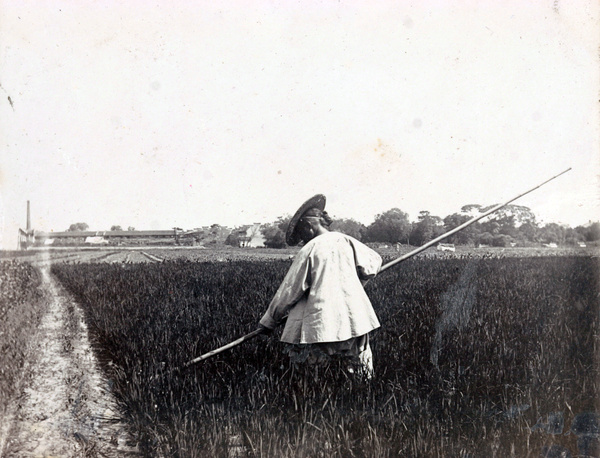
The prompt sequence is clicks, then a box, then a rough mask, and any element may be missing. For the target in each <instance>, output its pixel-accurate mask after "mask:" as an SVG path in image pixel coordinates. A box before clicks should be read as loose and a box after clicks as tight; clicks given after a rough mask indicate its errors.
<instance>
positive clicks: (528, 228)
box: [517, 222, 540, 242]
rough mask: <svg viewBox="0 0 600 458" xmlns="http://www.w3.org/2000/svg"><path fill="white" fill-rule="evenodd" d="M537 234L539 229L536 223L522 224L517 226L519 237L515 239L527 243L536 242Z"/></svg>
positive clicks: (537, 239)
mask: <svg viewBox="0 0 600 458" xmlns="http://www.w3.org/2000/svg"><path fill="white" fill-rule="evenodd" d="M539 233H540V228H539V227H538V225H537V224H536V223H533V222H531V223H523V224H521V225H520V226H519V236H518V237H517V238H518V239H520V240H527V241H528V242H538V241H539Z"/></svg>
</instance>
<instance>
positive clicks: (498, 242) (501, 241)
mask: <svg viewBox="0 0 600 458" xmlns="http://www.w3.org/2000/svg"><path fill="white" fill-rule="evenodd" d="M512 240H513V239H512V237H510V236H509V235H506V234H498V235H494V236H493V237H492V246H499V247H507V246H510V243H511V242H512Z"/></svg>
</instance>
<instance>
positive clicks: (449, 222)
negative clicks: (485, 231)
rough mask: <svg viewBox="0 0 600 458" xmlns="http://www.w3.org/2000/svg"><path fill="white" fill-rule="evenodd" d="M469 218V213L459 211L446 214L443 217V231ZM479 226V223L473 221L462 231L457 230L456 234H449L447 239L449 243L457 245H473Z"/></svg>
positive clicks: (475, 241) (476, 239)
mask: <svg viewBox="0 0 600 458" xmlns="http://www.w3.org/2000/svg"><path fill="white" fill-rule="evenodd" d="M470 219H471V218H470V217H469V215H465V214H460V213H453V214H451V215H448V216H446V217H445V218H444V231H445V232H449V231H451V230H452V229H455V228H457V227H458V226H460V225H461V224H464V223H466V222H467V221H469V220H470ZM480 228H481V224H480V223H479V222H475V223H473V224H471V225H470V226H467V227H466V228H465V229H463V230H462V231H458V232H457V233H456V234H453V235H451V236H450V237H448V239H447V240H448V242H449V243H455V244H457V245H475V244H476V243H477V241H478V237H479V234H480V232H481V230H480Z"/></svg>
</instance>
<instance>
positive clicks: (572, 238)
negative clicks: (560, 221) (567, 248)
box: [565, 227, 585, 245]
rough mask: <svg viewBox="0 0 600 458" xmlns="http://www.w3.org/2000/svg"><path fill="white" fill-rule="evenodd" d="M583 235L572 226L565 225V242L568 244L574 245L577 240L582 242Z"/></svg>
mask: <svg viewBox="0 0 600 458" xmlns="http://www.w3.org/2000/svg"><path fill="white" fill-rule="evenodd" d="M584 240H585V237H584V236H583V235H581V234H580V233H579V232H577V231H576V230H575V229H573V228H572V227H567V228H566V230H565V243H567V244H568V245H576V244H577V243H578V242H583V241H584Z"/></svg>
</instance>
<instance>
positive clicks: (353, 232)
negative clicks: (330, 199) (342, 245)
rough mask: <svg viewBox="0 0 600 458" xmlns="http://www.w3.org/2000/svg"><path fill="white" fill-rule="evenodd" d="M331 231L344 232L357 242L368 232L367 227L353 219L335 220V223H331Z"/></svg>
mask: <svg viewBox="0 0 600 458" xmlns="http://www.w3.org/2000/svg"><path fill="white" fill-rule="evenodd" d="M330 229H331V230H332V231H337V232H342V233H343V234H346V235H349V236H351V237H354V238H355V239H357V240H362V239H363V236H364V234H365V232H366V231H367V227H366V226H365V225H364V224H362V223H359V222H358V221H355V220H353V219H352V218H340V219H335V220H334V221H333V223H331V227H330Z"/></svg>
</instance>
